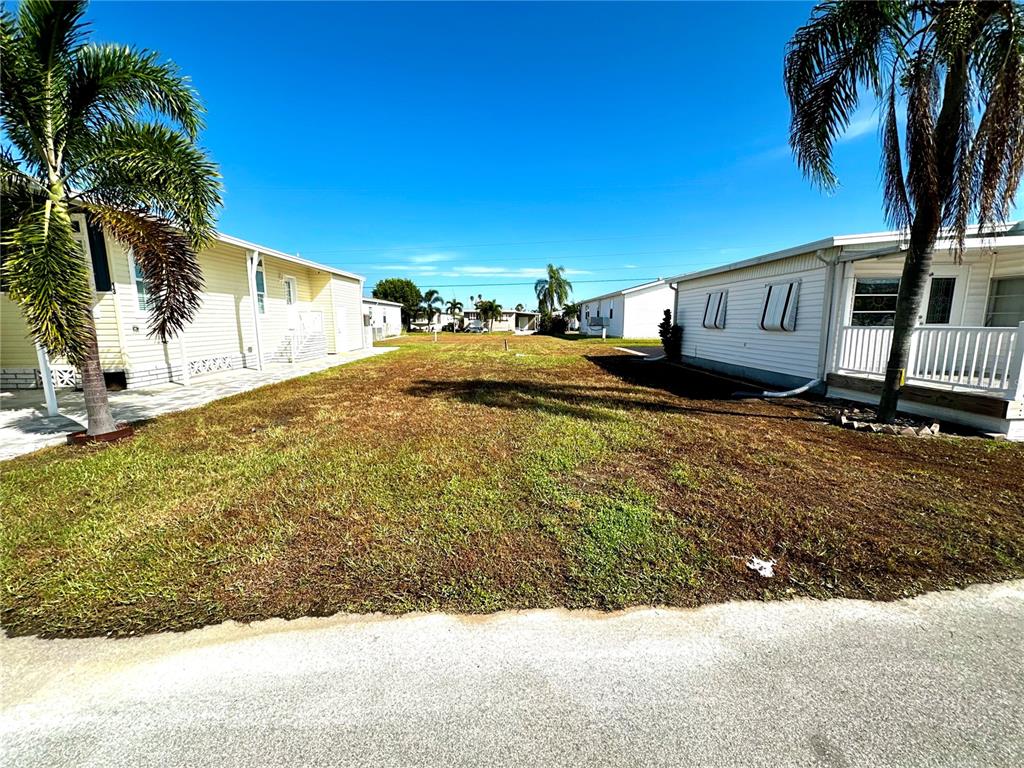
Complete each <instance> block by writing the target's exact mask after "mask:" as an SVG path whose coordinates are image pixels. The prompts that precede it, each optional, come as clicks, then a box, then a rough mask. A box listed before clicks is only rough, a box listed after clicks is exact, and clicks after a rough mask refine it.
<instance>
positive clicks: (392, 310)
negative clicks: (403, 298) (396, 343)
mask: <svg viewBox="0 0 1024 768" xmlns="http://www.w3.org/2000/svg"><path fill="white" fill-rule="evenodd" d="M363 328H364V329H366V333H367V336H368V338H369V341H370V342H373V341H378V340H380V339H389V338H391V337H393V336H398V335H400V334H401V333H402V305H401V304H399V303H398V302H397V301H385V300H384V299H373V298H366V297H363Z"/></svg>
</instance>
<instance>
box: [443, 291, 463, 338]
mask: <svg viewBox="0 0 1024 768" xmlns="http://www.w3.org/2000/svg"><path fill="white" fill-rule="evenodd" d="M445 309H447V310H448V314H449V315H451V316H452V330H453V331H454V330H455V329H456V328H457V327H458V325H457V321H456V319H455V318H456V317H457V316H458V315H459V314H460V313H461V312H462V302H461V301H459V300H458V299H455V298H453V299H450V300H449V301H448V303H447V304H445Z"/></svg>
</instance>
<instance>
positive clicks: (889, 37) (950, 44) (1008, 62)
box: [785, 0, 1024, 421]
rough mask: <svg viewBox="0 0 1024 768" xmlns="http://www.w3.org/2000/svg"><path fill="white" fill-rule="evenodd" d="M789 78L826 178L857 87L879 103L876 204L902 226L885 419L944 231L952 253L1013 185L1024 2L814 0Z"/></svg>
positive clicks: (801, 147) (795, 119) (1019, 163)
mask: <svg viewBox="0 0 1024 768" xmlns="http://www.w3.org/2000/svg"><path fill="white" fill-rule="evenodd" d="M785 81H786V91H787V94H788V96H789V101H790V106H791V108H792V120H791V125H790V144H791V146H792V148H793V152H794V154H795V155H796V160H797V162H798V164H799V165H800V168H801V169H802V170H803V172H804V174H805V175H806V176H808V177H809V178H810V179H811V180H812V181H813V182H814V183H816V184H817V185H818V186H820V187H822V188H824V189H827V190H831V189H833V188H835V186H836V185H837V179H836V176H835V173H834V170H833V166H832V149H833V145H834V143H835V140H836V139H837V137H838V136H839V135H840V134H841V133H842V132H843V130H844V129H845V128H846V127H847V126H848V125H849V122H850V117H851V115H852V114H853V112H854V110H855V109H856V108H857V105H858V103H859V101H860V97H861V95H862V92H863V91H867V92H869V93H871V94H872V95H873V96H874V98H875V100H876V101H877V102H878V104H880V105H881V112H882V115H881V120H880V134H881V144H882V158H881V175H882V187H883V193H882V196H883V204H884V210H885V215H886V218H887V219H888V220H889V222H890V223H891V224H892V225H893V226H894V227H896V228H898V229H901V230H908V231H909V245H908V248H907V256H906V259H905V261H904V264H903V276H902V279H901V281H900V287H899V294H898V298H897V304H896V318H895V320H894V322H893V335H892V347H891V349H890V352H889V361H888V366H887V369H886V376H885V384H884V387H883V390H882V397H881V402H880V403H879V414H878V415H879V418H880V419H882V420H884V421H891V420H892V418H893V417H894V416H895V413H896V406H897V404H898V400H899V392H900V387H901V385H902V380H903V377H904V371H905V370H906V367H907V362H908V359H909V352H910V338H911V334H912V331H913V328H914V324H915V320H916V318H917V315H918V311H919V310H920V306H921V299H922V296H923V293H924V289H925V286H926V284H927V279H928V274H929V272H930V271H931V265H932V257H933V254H934V249H935V243H936V240H937V239H938V236H939V232H940V230H942V229H943V228H947V229H948V230H949V231H950V234H951V235H952V237H953V239H954V241H955V242H956V244H957V245H956V246H955V252H956V255H957V258H959V256H960V254H961V252H962V249H963V243H964V238H965V236H966V231H967V226H968V222H969V221H970V219H971V218H972V217H976V218H977V222H978V225H979V227H980V228H981V230H982V231H984V230H985V229H986V228H990V227H991V225H992V224H994V223H995V222H997V221H1003V220H1005V219H1006V218H1007V217H1008V215H1009V213H1010V211H1011V207H1012V205H1013V200H1014V196H1015V194H1016V191H1017V188H1018V186H1019V184H1020V180H1021V172H1022V170H1024V12H1022V10H1021V7H1020V6H1019V5H1018V4H1017V3H1015V2H1012V0H999V1H993V2H959V3H948V4H947V3H938V2H919V1H915V2H909V1H906V0H904V1H902V2H899V1H895V2H894V1H889V2H871V3H868V2H853V1H852V0H837V1H836V2H826V3H822V4H821V5H818V6H817V7H816V8H815V10H814V12H813V15H812V17H811V20H810V21H809V22H808V23H807V25H806V26H803V27H801V28H800V29H799V30H798V31H797V33H796V34H795V35H794V36H793V39H792V40H791V41H790V42H789V45H788V46H787V49H786V60H785ZM901 105H905V109H906V128H905V130H904V134H905V135H903V136H901V132H900V127H899V120H898V116H897V112H898V110H900V109H902V108H903V107H901Z"/></svg>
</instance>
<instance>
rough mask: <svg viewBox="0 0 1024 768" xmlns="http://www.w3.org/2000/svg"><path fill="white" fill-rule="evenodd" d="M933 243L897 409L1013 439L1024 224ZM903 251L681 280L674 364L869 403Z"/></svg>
mask: <svg viewBox="0 0 1024 768" xmlns="http://www.w3.org/2000/svg"><path fill="white" fill-rule="evenodd" d="M952 245H953V244H952V243H951V242H950V241H948V240H945V241H940V243H939V244H938V246H937V248H936V253H935V260H934V265H933V267H932V272H931V275H930V277H929V283H928V287H927V291H926V294H925V298H924V302H923V305H922V308H921V314H920V316H919V318H918V322H919V326H918V328H917V329H916V330H915V331H914V337H913V341H912V348H911V359H910V363H909V367H908V370H907V372H906V382H907V383H906V386H905V387H904V388H903V391H902V395H901V403H900V408H901V409H902V410H904V411H906V412H909V413H917V414H920V415H926V416H932V417H935V418H941V419H946V420H949V421H953V422H958V423H961V424H966V425H969V426H972V427H976V428H978V429H982V430H985V431H988V432H994V433H999V434H1004V435H1007V436H1009V437H1011V438H1012V439H1024V377H1022V373H1021V369H1022V362H1021V361H1022V355H1024V227H1022V226H1021V225H1020V224H1017V225H1015V226H1011V227H1004V228H1001V229H1000V231H999V232H998V233H997V234H989V235H986V236H981V235H980V234H978V232H977V231H976V230H975V231H972V232H971V234H970V236H969V237H968V238H967V243H966V248H965V250H964V254H963V257H962V259H959V260H958V259H956V258H955V257H954V255H953V251H952ZM905 254H906V242H905V240H903V239H902V238H901V236H900V235H899V234H897V233H892V232H884V233H876V234H866V235H848V236H836V237H829V238H825V239H823V240H818V241H815V242H812V243H806V244H804V245H800V246H796V247H794V248H788V249H786V250H783V251H777V252H775V253H769V254H765V255H763V256H758V257H755V258H752V259H747V260H745V261H740V262H737V263H735V264H728V265H725V266H722V267H716V268H713V269H707V270H703V271H700V272H694V273H691V274H685V275H680V276H679V277H675V278H672V279H670V280H669V281H668V282H669V283H670V284H671V285H672V286H673V287H674V288H675V289H676V300H675V313H674V315H675V318H676V323H677V324H679V325H680V326H682V329H683V335H682V355H683V361H684V363H687V364H690V365H693V366H696V367H700V368H704V369H707V370H712V371H717V372H720V373H724V374H727V375H731V376H736V377H739V378H743V379H749V380H752V381H756V382H759V383H762V384H765V385H768V386H770V387H775V388H781V389H789V388H791V387H796V386H801V385H804V384H807V383H810V382H815V381H818V382H819V384H818V385H817V389H818V391H819V392H823V393H827V394H828V395H830V396H836V397H844V398H848V399H854V400H860V401H863V402H877V400H878V395H879V393H880V388H881V382H882V379H883V378H884V374H885V367H886V363H887V360H888V353H889V346H890V343H891V339H892V320H893V316H894V310H895V306H896V293H897V291H898V289H899V281H900V274H901V271H902V268H903V259H904V257H905Z"/></svg>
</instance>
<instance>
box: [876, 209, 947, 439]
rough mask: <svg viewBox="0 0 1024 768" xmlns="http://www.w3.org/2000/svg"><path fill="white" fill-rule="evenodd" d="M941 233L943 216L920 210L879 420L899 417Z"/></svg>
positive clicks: (898, 306)
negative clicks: (899, 408)
mask: <svg viewBox="0 0 1024 768" xmlns="http://www.w3.org/2000/svg"><path fill="white" fill-rule="evenodd" d="M938 234H939V217H938V215H937V214H936V215H932V212H930V211H926V212H922V211H920V210H919V211H918V215H917V216H915V217H914V223H913V225H912V226H911V229H910V247H909V249H908V251H907V257H906V259H904V261H903V274H902V276H901V278H900V290H899V294H898V296H897V298H896V317H895V319H894V320H893V327H892V346H891V347H890V349H889V363H888V365H887V367H886V369H885V384H883V385H882V397H881V399H880V401H879V403H878V419H879V421H883V422H891V421H892V420H893V419H894V418H896V407H897V406H898V405H899V399H900V389H901V388H902V387H903V383H904V379H905V378H906V370H907V364H908V363H909V361H910V340H911V337H912V336H913V333H914V328H915V327H916V326H917V316H918V313H919V312H920V311H921V300H922V299H923V298H924V289H925V286H926V285H927V284H928V275H929V274H930V273H931V270H932V258H933V256H934V254H935V240H936V238H937V237H938Z"/></svg>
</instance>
